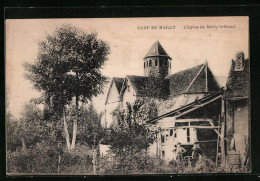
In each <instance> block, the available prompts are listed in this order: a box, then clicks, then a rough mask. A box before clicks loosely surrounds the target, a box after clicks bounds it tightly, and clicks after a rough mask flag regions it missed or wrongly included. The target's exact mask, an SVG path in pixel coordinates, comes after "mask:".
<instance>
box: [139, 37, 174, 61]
mask: <svg viewBox="0 0 260 181" xmlns="http://www.w3.org/2000/svg"><path fill="white" fill-rule="evenodd" d="M157 56H163V57H168V58H169V59H171V57H170V56H169V55H168V54H167V53H166V51H165V50H164V48H163V47H162V45H161V43H160V42H159V41H158V40H157V41H156V42H155V43H154V44H153V46H152V47H151V48H150V50H149V51H148V53H147V54H146V56H145V57H144V58H147V57H157Z"/></svg>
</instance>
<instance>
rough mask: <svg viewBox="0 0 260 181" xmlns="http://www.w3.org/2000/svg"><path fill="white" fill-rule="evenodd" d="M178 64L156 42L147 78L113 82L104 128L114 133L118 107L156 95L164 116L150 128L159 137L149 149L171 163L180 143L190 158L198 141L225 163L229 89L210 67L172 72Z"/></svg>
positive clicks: (146, 61) (145, 60)
mask: <svg viewBox="0 0 260 181" xmlns="http://www.w3.org/2000/svg"><path fill="white" fill-rule="evenodd" d="M240 54H241V53H240ZM242 58H244V57H242ZM173 65H174V60H173V59H172V58H171V57H170V56H169V55H168V54H167V53H166V51H165V50H164V48H163V46H162V45H161V44H160V42H159V41H156V42H155V43H154V44H153V45H152V47H151V48H150V50H149V51H148V53H147V54H146V55H145V57H144V58H143V76H136V75H127V76H125V77H124V78H119V77H113V78H112V81H111V84H110V87H109V90H108V93H107V96H106V100H105V114H104V121H103V122H102V125H103V126H104V127H106V128H109V127H110V126H111V125H113V124H116V119H115V117H114V116H113V111H114V110H115V109H116V108H118V107H119V108H122V109H123V108H124V107H125V106H126V103H127V102H128V103H130V104H133V103H134V102H135V100H137V99H139V98H145V97H149V96H151V97H153V98H154V100H155V102H156V105H157V109H158V116H157V117H156V118H153V119H151V120H146V121H145V123H144V124H146V126H147V127H148V128H149V130H150V131H151V132H152V133H154V135H155V138H156V139H155V142H154V143H153V145H151V146H150V147H149V152H150V153H151V154H152V155H157V156H159V157H161V158H164V159H165V160H168V161H170V160H171V159H172V158H174V153H173V151H172V150H173V149H174V145H176V144H177V143H178V142H180V143H181V144H182V146H183V147H184V148H185V149H186V150H187V152H186V156H188V155H189V152H190V150H191V147H192V145H193V144H194V143H195V142H198V143H199V144H200V146H201V148H202V149H204V150H205V154H206V155H207V156H208V157H210V158H212V159H215V158H217V160H216V161H217V163H218V162H219V164H225V163H226V160H225V158H226V151H225V150H226V148H225V144H226V142H225V135H226V134H225V127H226V125H225V124H226V122H225V120H226V108H225V104H226V103H225V99H224V96H223V95H224V92H225V90H224V88H222V87H220V85H219V83H218V81H217V80H216V78H215V76H214V75H213V73H212V71H211V70H210V68H209V66H208V64H207V62H205V63H204V64H200V65H197V66H194V67H191V68H189V69H186V70H182V71H179V72H171V70H172V66H173ZM229 82H230V81H229ZM245 124H248V123H247V122H246V123H245ZM218 155H219V157H218ZM184 156H185V155H184ZM218 158H219V160H218Z"/></svg>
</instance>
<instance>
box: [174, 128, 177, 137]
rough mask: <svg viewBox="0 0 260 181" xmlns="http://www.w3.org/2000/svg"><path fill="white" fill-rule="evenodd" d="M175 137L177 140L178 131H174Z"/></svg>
mask: <svg viewBox="0 0 260 181" xmlns="http://www.w3.org/2000/svg"><path fill="white" fill-rule="evenodd" d="M174 137H175V138H177V131H176V129H175V130H174Z"/></svg>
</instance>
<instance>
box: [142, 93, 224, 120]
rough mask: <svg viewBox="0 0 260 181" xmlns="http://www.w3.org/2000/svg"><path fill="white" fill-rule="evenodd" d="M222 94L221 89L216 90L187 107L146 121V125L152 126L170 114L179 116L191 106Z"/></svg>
mask: <svg viewBox="0 0 260 181" xmlns="http://www.w3.org/2000/svg"><path fill="white" fill-rule="evenodd" d="M223 92H224V91H223V88H221V89H220V90H218V91H216V92H214V93H212V94H210V95H208V96H206V97H203V98H201V99H198V100H196V101H194V102H192V103H190V104H187V105H185V106H182V107H180V108H177V109H175V110H173V111H170V112H168V113H165V114H163V115H161V116H158V117H157V118H155V119H152V120H150V121H147V123H148V124H153V123H155V122H156V121H158V120H160V119H162V118H164V117H167V116H168V115H171V114H179V111H182V110H185V109H188V108H189V107H192V106H194V105H200V104H201V102H202V101H206V100H208V99H210V98H214V97H215V96H219V95H222V94H223Z"/></svg>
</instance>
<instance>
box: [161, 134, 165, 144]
mask: <svg viewBox="0 0 260 181" xmlns="http://www.w3.org/2000/svg"><path fill="white" fill-rule="evenodd" d="M161 138H162V143H164V141H165V138H164V136H163V135H162V137H161Z"/></svg>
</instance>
